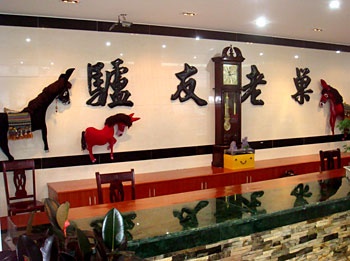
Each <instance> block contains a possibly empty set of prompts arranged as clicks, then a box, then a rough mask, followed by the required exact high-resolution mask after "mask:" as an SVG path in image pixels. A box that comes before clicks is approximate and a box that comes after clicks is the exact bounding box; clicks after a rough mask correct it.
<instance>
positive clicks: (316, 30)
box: [313, 28, 323, 32]
mask: <svg viewBox="0 0 350 261" xmlns="http://www.w3.org/2000/svg"><path fill="white" fill-rule="evenodd" d="M313 30H314V32H322V31H323V30H322V29H321V28H314V29H313Z"/></svg>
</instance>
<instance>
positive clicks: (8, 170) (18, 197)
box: [2, 160, 44, 216]
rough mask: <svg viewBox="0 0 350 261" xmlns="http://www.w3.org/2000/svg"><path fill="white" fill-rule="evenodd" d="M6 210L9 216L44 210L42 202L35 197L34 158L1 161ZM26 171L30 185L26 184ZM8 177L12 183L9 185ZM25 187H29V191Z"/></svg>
mask: <svg viewBox="0 0 350 261" xmlns="http://www.w3.org/2000/svg"><path fill="white" fill-rule="evenodd" d="M2 170H3V174H4V185H5V192H6V203H7V211H8V215H9V216H13V215H16V214H19V213H26V212H32V211H44V204H43V203H42V202H41V201H39V200H37V199H36V190H35V164H34V160H15V161H6V162H2ZM27 173H28V174H29V173H31V176H32V186H31V188H30V185H28V184H27ZM10 177H12V179H13V185H14V186H12V184H11V186H9V185H10V184H9V182H8V181H9V180H10ZM26 189H30V193H28V192H27V190H26Z"/></svg>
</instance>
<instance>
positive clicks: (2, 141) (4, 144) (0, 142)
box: [0, 134, 14, 161]
mask: <svg viewBox="0 0 350 261" xmlns="http://www.w3.org/2000/svg"><path fill="white" fill-rule="evenodd" d="M0 147H1V149H2V151H3V152H4V154H5V155H6V156H7V158H8V160H9V161H13V160H14V157H13V156H12V155H11V154H10V150H9V146H8V140H7V134H6V135H3V134H1V137H0Z"/></svg>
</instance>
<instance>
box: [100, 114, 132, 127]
mask: <svg viewBox="0 0 350 261" xmlns="http://www.w3.org/2000/svg"><path fill="white" fill-rule="evenodd" d="M118 122H122V123H124V124H125V125H126V126H128V128H130V127H131V125H132V121H131V117H130V116H129V115H126V114H124V113H117V114H115V115H112V116H110V117H108V118H107V119H106V120H105V125H107V126H108V127H113V126H114V125H115V124H117V123H118Z"/></svg>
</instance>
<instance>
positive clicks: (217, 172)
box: [47, 153, 350, 207]
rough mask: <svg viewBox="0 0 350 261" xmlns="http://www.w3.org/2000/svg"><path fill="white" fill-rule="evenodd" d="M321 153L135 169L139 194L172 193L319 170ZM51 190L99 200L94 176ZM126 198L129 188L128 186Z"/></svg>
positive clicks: (76, 201)
mask: <svg viewBox="0 0 350 261" xmlns="http://www.w3.org/2000/svg"><path fill="white" fill-rule="evenodd" d="M319 161H320V159H319V155H318V154H314V155H306V156H296V157H288V158H279V159H271V160H261V161H256V162H255V167H254V168H251V169H244V170H232V169H226V168H216V167H211V166H207V167H198V168H189V169H179V170H171V171H159V172H153V173H144V174H140V173H136V175H135V183H136V198H137V199H141V198H148V197H154V196H162V195H170V194H176V193H182V192H188V191H195V190H202V189H209V188H217V187H224V186H228V185H237V184H244V183H251V182H257V181H262V180H269V179H276V178H280V177H282V176H283V174H284V173H285V172H286V171H288V170H293V171H294V173H295V174H296V175H299V174H305V173H311V172H317V171H319V169H320V163H319ZM349 161H350V153H343V154H342V166H345V165H348V163H349ZM47 185H48V194H49V197H50V198H52V199H55V200H57V201H58V202H59V203H63V202H66V201H69V202H70V204H71V207H80V206H89V205H96V204H97V189H96V181H95V179H82V180H78V183H77V181H76V180H72V181H62V182H53V183H48V184H47ZM125 189H126V193H125V194H126V199H130V198H128V197H130V196H129V195H130V193H128V191H129V190H130V188H129V187H128V186H126V188H125Z"/></svg>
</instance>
